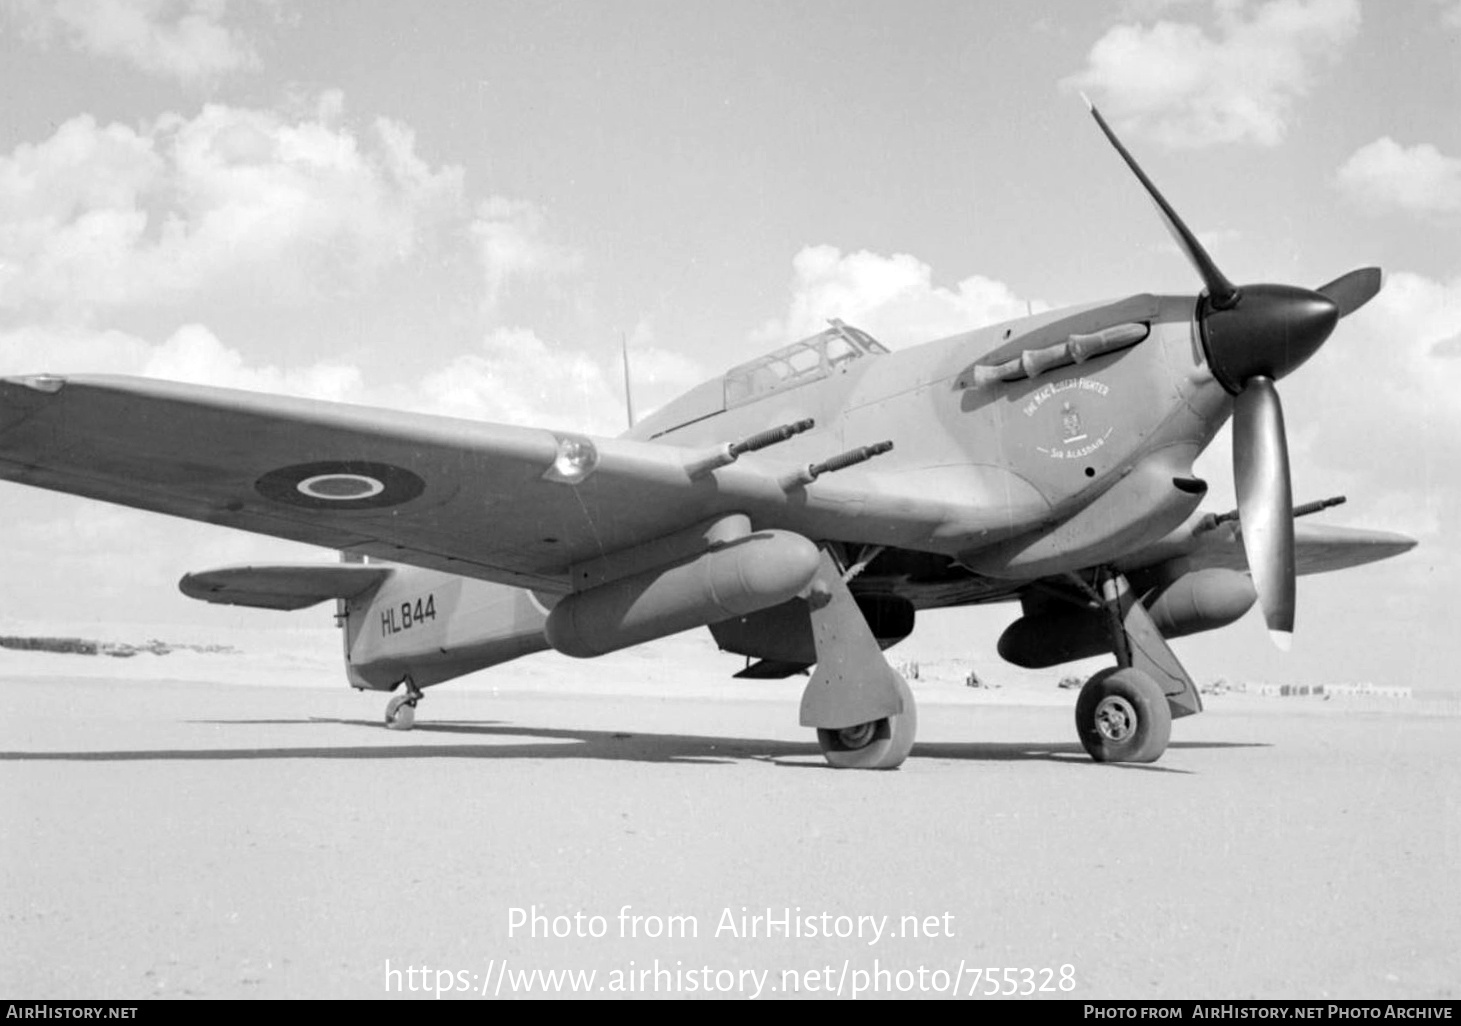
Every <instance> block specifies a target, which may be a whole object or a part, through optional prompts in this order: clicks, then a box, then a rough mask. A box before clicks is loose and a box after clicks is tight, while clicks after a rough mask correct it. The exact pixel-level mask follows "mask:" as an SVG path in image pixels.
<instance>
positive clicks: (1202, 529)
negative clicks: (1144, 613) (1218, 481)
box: [1117, 513, 1416, 576]
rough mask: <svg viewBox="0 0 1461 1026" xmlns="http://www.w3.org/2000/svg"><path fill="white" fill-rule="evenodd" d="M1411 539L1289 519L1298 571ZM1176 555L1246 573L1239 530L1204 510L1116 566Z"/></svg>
mask: <svg viewBox="0 0 1461 1026" xmlns="http://www.w3.org/2000/svg"><path fill="white" fill-rule="evenodd" d="M1415 544H1416V542H1415V539H1414V538H1407V537H1406V536H1405V535H1403V534H1394V533H1391V532H1389V531H1370V530H1365V529H1363V528H1358V527H1336V526H1333V525H1331V524H1323V523H1311V522H1307V521H1303V520H1300V521H1296V522H1295V523H1294V549H1295V557H1296V564H1297V570H1298V572H1299V574H1300V575H1301V576H1302V575H1304V574H1320V573H1327V572H1328V571H1330V570H1344V569H1347V568H1349V567H1354V566H1362V565H1364V564H1365V563H1374V562H1376V561H1378V560H1381V559H1388V558H1389V557H1391V556H1398V555H1399V554H1400V553H1402V552H1407V551H1409V550H1410V549H1413V548H1414V547H1415ZM1179 558H1180V559H1185V560H1187V561H1189V567H1190V569H1193V570H1203V569H1207V568H1209V567H1217V568H1222V569H1227V570H1242V571H1244V572H1246V571H1247V569H1248V559H1247V556H1246V554H1245V553H1244V550H1243V532H1242V530H1241V528H1240V527H1239V526H1238V523H1237V521H1236V520H1224V521H1222V522H1218V521H1217V518H1216V517H1214V516H1213V515H1212V514H1210V513H1208V514H1201V515H1198V516H1195V517H1193V518H1192V519H1190V520H1188V521H1187V523H1185V524H1183V525H1182V526H1181V527H1179V528H1178V529H1177V530H1175V531H1173V532H1172V533H1171V534H1170V535H1168V536H1167V537H1166V538H1163V539H1162V540H1161V541H1159V542H1157V543H1156V544H1154V545H1152V546H1149V547H1148V548H1146V549H1143V550H1142V551H1140V552H1138V553H1135V554H1134V555H1132V556H1128V557H1127V558H1126V559H1123V560H1121V561H1119V562H1118V564H1117V565H1118V567H1120V569H1122V570H1139V569H1142V568H1144V567H1149V566H1155V565H1156V564H1158V563H1164V562H1166V561H1167V560H1170V559H1179Z"/></svg>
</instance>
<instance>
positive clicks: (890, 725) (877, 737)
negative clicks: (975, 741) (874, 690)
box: [817, 676, 918, 770]
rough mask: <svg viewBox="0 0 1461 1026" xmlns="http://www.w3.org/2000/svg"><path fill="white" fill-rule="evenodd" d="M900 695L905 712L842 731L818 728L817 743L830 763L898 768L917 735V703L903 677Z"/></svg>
mask: <svg viewBox="0 0 1461 1026" xmlns="http://www.w3.org/2000/svg"><path fill="white" fill-rule="evenodd" d="M897 688H898V694H899V696H900V697H901V698H902V699H903V711H902V712H901V713H899V714H898V715H897V716H889V717H887V718H886V719H881V720H874V721H873V722H871V723H859V724H857V725H856V726H853V727H843V728H842V729H840V730H825V729H823V728H821V727H818V728H817V744H819V745H820V746H821V748H822V755H823V756H825V757H826V759H827V762H828V763H829V764H831V765H832V766H835V767H836V768H837V769H880V770H889V769H897V768H898V767H899V766H901V765H902V764H903V760H904V759H906V758H908V753H909V752H911V751H912V750H913V739H914V737H915V736H916V735H917V734H918V704H917V703H916V702H914V700H913V690H912V689H911V688H910V687H909V686H908V683H907V681H905V680H904V679H903V678H902V677H901V676H900V677H899V678H898V684H897Z"/></svg>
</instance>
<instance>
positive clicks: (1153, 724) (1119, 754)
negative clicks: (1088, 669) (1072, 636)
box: [1075, 667, 1172, 762]
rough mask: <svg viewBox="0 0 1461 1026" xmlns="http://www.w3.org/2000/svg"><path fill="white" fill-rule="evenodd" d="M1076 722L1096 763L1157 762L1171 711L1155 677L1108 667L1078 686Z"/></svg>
mask: <svg viewBox="0 0 1461 1026" xmlns="http://www.w3.org/2000/svg"><path fill="white" fill-rule="evenodd" d="M1075 726H1076V730H1077V732H1079V734H1080V739H1081V744H1082V745H1083V746H1084V747H1085V750H1086V751H1087V752H1089V753H1090V756H1091V758H1092V759H1095V760H1096V761H1097V762H1156V761H1157V760H1158V759H1160V758H1161V757H1162V753H1163V752H1165V751H1166V750H1167V742H1168V741H1169V740H1170V739H1171V736H1172V711H1171V709H1170V708H1168V706H1167V696H1166V695H1164V694H1162V689H1161V688H1159V687H1158V686H1157V683H1156V681H1154V680H1152V679H1151V678H1150V677H1148V676H1147V675H1146V674H1144V673H1142V672H1141V671H1140V670H1137V669H1134V668H1132V667H1126V668H1124V669H1123V668H1116V667H1112V668H1111V669H1108V670H1102V671H1101V672H1100V673H1098V674H1096V675H1095V676H1094V677H1092V678H1091V679H1090V680H1088V681H1086V685H1085V687H1083V688H1081V694H1080V698H1078V699H1077V700H1076V703H1075Z"/></svg>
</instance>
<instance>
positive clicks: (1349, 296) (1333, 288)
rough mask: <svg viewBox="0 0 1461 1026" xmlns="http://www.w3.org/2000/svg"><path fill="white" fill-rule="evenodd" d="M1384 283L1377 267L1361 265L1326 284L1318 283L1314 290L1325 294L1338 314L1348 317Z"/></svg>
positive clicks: (1371, 297) (1372, 297)
mask: <svg viewBox="0 0 1461 1026" xmlns="http://www.w3.org/2000/svg"><path fill="white" fill-rule="evenodd" d="M1384 283H1385V275H1384V273H1383V272H1382V271H1381V270H1380V269H1379V268H1378V267H1361V268H1360V269H1359V270H1358V271H1350V272H1349V273H1348V274H1346V275H1343V276H1342V277H1339V278H1335V279H1334V280H1333V281H1331V282H1330V283H1329V284H1328V285H1320V286H1319V287H1318V288H1317V289H1315V290H1314V291H1315V292H1319V293H1321V294H1323V295H1325V296H1327V297H1328V298H1329V300H1330V301H1331V302H1333V303H1334V305H1335V306H1337V307H1339V316H1341V317H1348V316H1349V315H1350V314H1352V313H1354V312H1355V311H1356V310H1358V309H1359V308H1360V307H1362V306H1364V305H1365V304H1366V303H1368V302H1369V301H1370V300H1372V299H1374V298H1375V293H1377V292H1379V291H1380V286H1381V285H1383V284H1384Z"/></svg>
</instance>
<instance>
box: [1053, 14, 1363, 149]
mask: <svg viewBox="0 0 1461 1026" xmlns="http://www.w3.org/2000/svg"><path fill="white" fill-rule="evenodd" d="M1213 7H1214V11H1215V22H1216V23H1215V32H1211V33H1210V32H1209V31H1208V30H1206V29H1204V28H1203V27H1201V26H1199V25H1196V24H1193V23H1191V22H1186V21H1167V20H1163V21H1158V22H1156V23H1155V24H1153V25H1150V26H1145V25H1142V24H1121V25H1117V26H1115V27H1113V28H1112V29H1111V30H1110V31H1108V32H1107V33H1106V34H1105V35H1104V36H1102V37H1101V38H1100V39H1099V40H1097V41H1096V44H1095V45H1094V46H1093V47H1092V48H1091V51H1090V53H1089V54H1088V55H1087V58H1086V67H1085V69H1084V70H1083V71H1081V72H1079V73H1078V74H1076V75H1072V76H1070V77H1069V78H1067V79H1065V81H1064V84H1065V85H1067V86H1070V87H1074V88H1078V89H1083V90H1086V91H1088V92H1092V93H1094V94H1096V97H1097V99H1098V100H1099V101H1100V102H1101V104H1102V106H1103V108H1104V109H1105V111H1106V113H1108V114H1109V115H1110V116H1111V117H1112V118H1113V119H1114V120H1115V121H1116V122H1118V123H1119V124H1120V125H1121V126H1122V127H1123V128H1125V129H1130V130H1134V131H1137V132H1142V133H1146V134H1149V135H1151V136H1154V137H1155V138H1156V139H1158V140H1159V141H1161V142H1162V143H1164V144H1165V145H1168V146H1172V147H1201V146H1211V145H1214V144H1217V143H1231V142H1254V143H1259V144H1261V145H1264V146H1273V145H1276V144H1277V143H1279V142H1280V141H1281V140H1282V139H1283V136H1284V133H1285V132H1286V130H1287V128H1288V121H1289V118H1290V115H1291V112H1292V108H1293V106H1294V103H1295V101H1296V100H1298V99H1299V98H1301V97H1303V96H1305V95H1306V94H1307V93H1308V91H1309V89H1310V88H1311V87H1312V85H1313V81H1314V78H1315V75H1316V69H1317V68H1319V67H1321V66H1323V65H1325V64H1328V63H1332V62H1333V61H1335V60H1336V59H1338V57H1339V56H1340V55H1342V53H1343V52H1344V49H1345V48H1346V46H1347V45H1348V44H1349V43H1350V42H1351V41H1352V40H1353V39H1354V37H1355V35H1356V34H1357V33H1358V30H1359V24H1360V9H1359V3H1358V0H1270V2H1268V3H1263V4H1259V5H1258V6H1256V7H1251V6H1250V5H1248V4H1245V3H1244V2H1242V0H1215V2H1214V4H1213Z"/></svg>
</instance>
